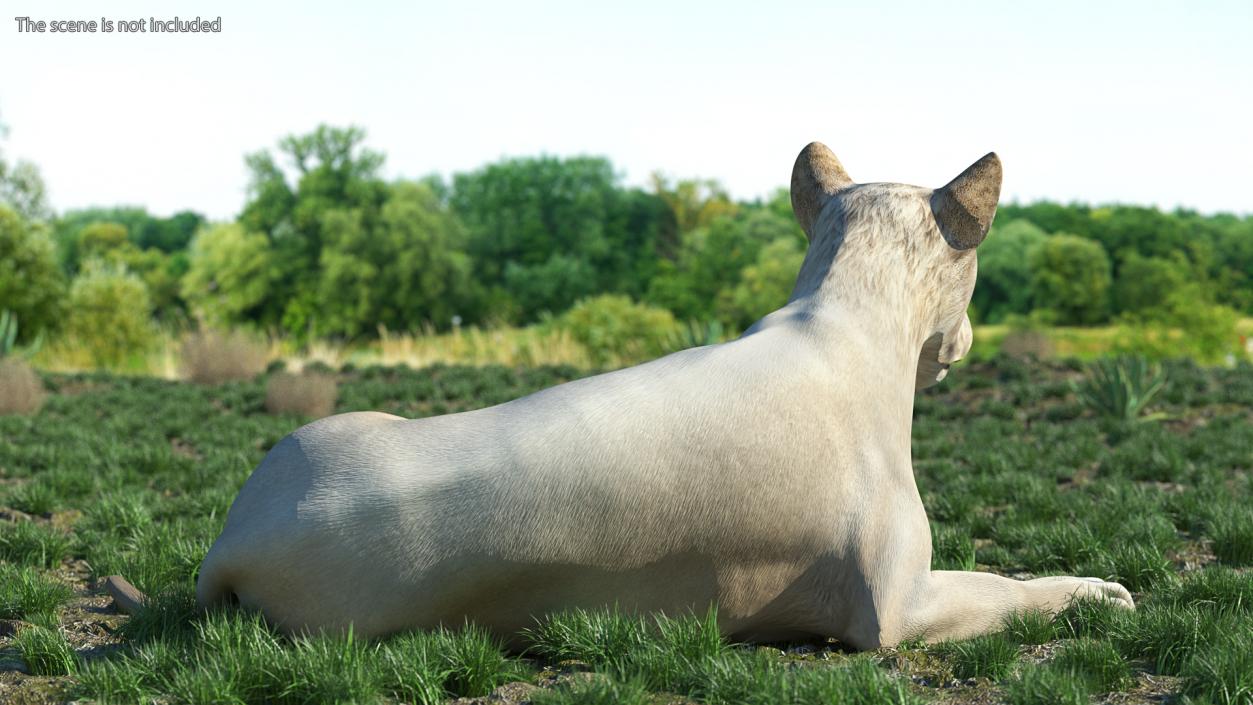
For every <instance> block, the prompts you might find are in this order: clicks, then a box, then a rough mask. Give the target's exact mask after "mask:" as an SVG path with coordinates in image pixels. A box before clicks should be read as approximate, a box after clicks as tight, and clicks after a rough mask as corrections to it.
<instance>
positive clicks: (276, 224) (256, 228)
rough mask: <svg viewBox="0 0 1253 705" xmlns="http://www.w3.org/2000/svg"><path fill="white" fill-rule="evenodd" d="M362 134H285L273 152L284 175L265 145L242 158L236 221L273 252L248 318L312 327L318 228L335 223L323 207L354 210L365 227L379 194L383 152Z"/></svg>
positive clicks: (382, 192)
mask: <svg viewBox="0 0 1253 705" xmlns="http://www.w3.org/2000/svg"><path fill="white" fill-rule="evenodd" d="M364 140H365V132H364V131H362V130H361V129H359V128H356V127H349V128H336V127H329V126H327V125H321V126H319V127H318V128H317V129H315V130H314V131H313V132H311V133H309V134H305V135H293V136H289V137H285V138H284V139H282V140H280V142H279V148H278V151H279V155H280V157H282V158H285V160H286V162H287V165H288V166H287V169H288V170H289V171H290V174H289V171H285V170H284V168H283V167H281V166H280V164H279V160H278V159H277V158H276V157H275V155H273V154H272V153H270V152H269V151H261V152H257V153H255V154H252V155H249V156H248V157H247V158H246V159H245V163H246V164H247V166H248V169H249V171H250V172H251V179H250V184H249V198H248V202H247V204H246V205H245V206H244V211H243V213H242V214H241V215H240V218H239V223H240V225H242V226H243V228H244V230H245V231H247V232H258V233H263V234H264V235H265V237H266V238H267V239H268V240H269V243H270V248H271V249H272V251H273V257H272V258H270V260H269V261H270V262H271V264H272V266H273V270H272V272H273V276H272V278H267V280H266V282H265V287H266V288H267V289H268V295H267V296H266V297H265V298H264V299H263V300H261V301H259V302H257V303H256V304H255V305H254V306H252V307H250V310H249V313H250V315H251V316H254V317H255V319H254V320H255V322H256V323H258V324H260V325H262V326H267V327H268V326H281V327H282V328H284V329H286V330H287V331H288V332H289V333H292V334H294V335H297V336H304V335H307V334H309V333H311V332H315V329H316V327H317V326H318V325H319V324H318V316H319V313H320V312H319V310H318V300H319V288H320V280H321V278H322V277H321V272H320V262H321V256H322V248H323V244H324V240H325V233H324V228H325V227H326V226H327V225H328V224H332V225H338V224H340V222H341V221H340V220H338V219H337V218H338V217H339V216H329V217H328V213H330V212H331V211H353V210H357V211H359V215H358V216H356V217H359V218H360V219H361V227H362V228H363V229H364V230H365V231H366V232H373V230H374V227H375V224H376V222H377V220H378V218H379V216H380V211H381V208H382V206H383V202H384V201H385V200H386V198H387V194H388V188H387V184H386V183H384V181H383V180H382V179H381V178H380V177H379V169H380V168H381V167H382V164H383V156H382V155H381V154H379V153H377V152H373V151H370V150H368V149H365V148H364V147H363V146H362V143H363V141H364Z"/></svg>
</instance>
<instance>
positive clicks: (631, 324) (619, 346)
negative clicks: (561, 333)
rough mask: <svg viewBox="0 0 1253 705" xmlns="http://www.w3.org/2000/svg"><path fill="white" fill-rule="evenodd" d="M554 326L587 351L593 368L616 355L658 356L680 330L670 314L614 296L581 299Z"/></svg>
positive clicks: (633, 356)
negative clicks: (567, 333)
mask: <svg viewBox="0 0 1253 705" xmlns="http://www.w3.org/2000/svg"><path fill="white" fill-rule="evenodd" d="M554 325H556V326H558V327H560V328H561V329H562V330H566V331H569V333H570V335H571V336H572V337H573V338H574V339H575V340H576V341H578V342H579V343H580V344H581V345H583V346H584V347H585V348H587V351H588V353H589V354H590V355H591V357H592V360H593V363H594V364H596V365H604V364H607V363H608V362H609V361H610V360H612V359H613V358H614V357H615V356H623V357H628V358H630V359H641V358H650V357H656V356H658V355H661V354H663V353H664V352H666V349H667V345H668V344H669V342H670V341H671V340H672V339H673V338H674V336H675V335H676V334H677V333H678V331H679V325H678V323H677V322H676V321H675V320H674V316H673V315H672V314H671V313H670V312H669V311H667V310H665V309H659V308H652V307H650V306H646V305H644V304H637V303H634V302H632V301H631V299H630V298H629V297H626V296H621V295H616V294H606V295H602V296H597V297H595V298H590V299H584V300H582V301H580V302H579V303H577V304H575V305H574V308H571V309H570V310H569V311H567V312H566V313H565V314H563V315H562V316H561V318H559V319H556V321H555V322H554Z"/></svg>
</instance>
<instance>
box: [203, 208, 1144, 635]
mask: <svg viewBox="0 0 1253 705" xmlns="http://www.w3.org/2000/svg"><path fill="white" fill-rule="evenodd" d="M930 194H931V191H930V190H927V189H921V188H917V187H912V186H901V185H895V184H867V185H861V186H853V187H850V188H848V189H847V190H845V191H843V192H841V193H840V194H839V195H838V196H835V197H832V198H830V200H829V202H827V203H826V205H825V207H824V208H823V210H822V212H821V216H820V217H819V218H818V219H817V220H816V221H815V223H814V227H813V228H812V234H813V237H812V244H811V246H810V250H809V253H808V255H807V257H806V259H805V262H804V265H803V266H802V269H801V273H800V277H799V278H798V281H797V284H796V288H795V291H794V293H793V295H792V298H791V300H790V301H789V302H788V304H787V305H786V306H784V307H783V308H782V309H780V310H778V311H775V312H774V313H771V314H770V315H768V316H766V317H764V318H763V319H762V320H761V321H759V322H758V323H757V324H756V325H754V326H753V327H752V328H751V329H750V330H749V331H748V332H746V333H745V334H744V336H742V337H741V338H739V339H738V340H735V341H732V342H728V343H725V344H722V345H713V346H709V347H702V348H696V349H692V350H685V351H682V352H679V353H675V354H673V355H669V356H666V357H664V358H661V359H659V360H655V361H653V362H649V363H646V364H643V365H639V366H637V367H632V368H628V369H623V370H619V371H616V372H611V373H608V374H603V375H599V376H596V377H591V378H586V379H581V380H577V381H574V382H570V383H567V384H563V385H560V386H557V387H553V388H551V389H546V390H544V391H541V392H538V393H536V394H532V395H530V396H527V397H524V398H521V399H517V400H515V401H511V402H508V403H506V404H501V405H499V406H495V407H491V408H487V409H481V410H478V411H471V412H466V413H461V414H453V415H448V416H441V417H435V418H427V419H419V420H412V421H411V420H404V419H401V418H398V417H395V416H389V415H386V414H378V413H356V414H341V415H338V416H332V417H330V418H326V419H323V420H321V421H317V422H315V423H312V424H309V425H308V426H305V427H303V428H301V429H299V430H297V431H296V432H295V433H293V434H291V435H290V436H288V437H287V438H285V439H283V440H282V441H281V442H280V443H279V444H278V445H276V446H275V447H274V449H273V450H271V451H270V453H269V455H267V456H266V458H265V460H264V461H262V463H261V465H260V466H259V467H258V468H257V469H256V471H255V472H254V473H253V475H252V476H251V477H250V478H249V480H248V482H247V483H246V484H245V485H244V487H243V489H242V490H241V492H240V494H239V497H238V499H236V501H235V503H234V505H233V506H232V507H231V510H230V514H229V515H228V517H227V521H226V527H225V530H224V531H223V533H222V535H221V537H220V538H219V539H218V541H217V542H216V543H215V544H214V546H213V548H212V549H211V550H210V552H209V554H208V556H207V557H206V558H205V561H204V564H203V566H202V567H201V572H200V578H199V583H198V586H197V591H198V596H199V599H200V601H201V602H202V603H203V604H210V603H215V602H219V601H221V600H223V599H225V598H226V597H227V596H228V595H229V594H231V593H233V594H234V595H236V596H237V597H238V599H239V601H240V603H242V604H243V605H245V606H251V607H255V608H259V609H260V610H261V611H262V612H263V613H264V614H265V616H266V617H267V618H268V619H270V620H271V621H273V622H274V623H276V624H277V625H278V626H279V627H280V628H282V629H285V630H288V631H303V630H317V629H323V628H329V629H343V628H345V627H347V625H348V624H350V623H351V624H353V625H355V626H354V628H355V631H356V633H357V634H359V635H378V634H384V633H388V632H394V631H397V630H402V629H409V628H415V627H434V626H437V625H440V624H446V625H460V624H461V623H462V622H463V621H464V620H466V619H469V620H472V621H474V622H477V623H478V624H480V625H483V626H486V627H489V628H491V629H493V630H495V631H496V632H497V633H499V634H500V635H501V636H504V637H506V638H509V637H512V636H513V635H514V634H515V633H516V631H517V630H518V629H520V628H523V627H527V626H531V625H533V624H534V620H535V619H536V618H537V617H540V616H542V615H544V614H546V613H549V612H551V611H554V610H559V609H563V608H568V607H576V606H577V607H587V608H596V607H603V606H608V605H613V604H617V605H618V606H619V607H621V608H623V609H626V610H631V611H656V610H660V611H665V612H667V613H670V614H680V613H685V612H687V611H688V610H696V611H702V610H704V609H705V607H706V606H708V605H709V604H710V603H711V602H716V603H717V605H718V607H719V620H720V626H721V628H722V629H723V630H724V631H725V632H726V633H729V634H732V635H734V636H736V637H737V638H743V639H784V638H798V637H805V636H810V635H822V636H834V637H838V638H840V639H842V640H844V641H846V642H848V643H851V644H853V645H856V646H859V647H876V646H880V645H886V644H894V643H896V642H898V641H900V640H902V639H905V638H914V637H922V638H926V639H929V640H936V639H943V638H954V637H965V636H971V635H974V634H978V633H981V632H986V631H988V630H991V629H995V628H997V626H998V625H999V624H1000V621H1001V620H1002V619H1003V617H1004V616H1006V615H1007V614H1009V613H1011V612H1014V611H1018V610H1022V609H1027V608H1038V609H1043V610H1046V611H1056V610H1057V609H1060V608H1061V607H1062V606H1064V605H1065V603H1066V602H1067V601H1068V600H1069V599H1071V597H1072V596H1073V595H1076V594H1082V595H1096V596H1105V597H1108V598H1109V599H1113V600H1116V601H1118V602H1120V603H1121V604H1125V605H1127V606H1130V605H1131V597H1130V595H1129V594H1128V593H1127V591H1126V590H1125V589H1123V588H1122V587H1121V586H1119V585H1116V584H1114V583H1103V582H1100V581H1096V580H1093V579H1080V578H1046V579H1042V580H1037V581H1028V582H1019V581H1013V580H1009V579H1007V578H1003V577H1000V576H996V575H991V574H986V573H963V572H950V571H932V570H930V561H931V543H930V531H929V528H928V524H927V517H926V513H925V512H924V510H923V506H922V502H921V500H920V498H919V494H918V490H917V488H916V486H915V484H914V476H913V471H912V467H911V462H910V425H911V417H912V410H913V396H914V392H915V388H916V386H924V385H926V384H932V383H934V382H935V381H937V380H938V379H939V378H942V377H943V374H944V371H945V369H946V368H947V365H948V363H951V362H953V361H955V360H957V359H959V358H960V357H961V356H962V355H964V354H965V353H966V352H967V351H968V349H969V346H970V323H969V320H968V319H967V318H966V315H965V309H966V306H967V304H968V302H969V300H970V292H971V291H972V289H973V286H974V277H975V254H974V250H968V251H958V250H955V249H953V248H952V247H950V246H949V245H948V244H947V243H946V242H945V240H944V238H943V237H942V236H941V234H940V232H939V230H938V228H937V225H936V222H935V218H934V217H933V214H932V212H931V209H930V207H929V205H928V197H929V195H930Z"/></svg>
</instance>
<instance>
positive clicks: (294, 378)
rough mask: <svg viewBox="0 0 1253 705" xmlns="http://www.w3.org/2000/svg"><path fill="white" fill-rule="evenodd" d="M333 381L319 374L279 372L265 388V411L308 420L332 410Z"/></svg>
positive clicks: (333, 397)
mask: <svg viewBox="0 0 1253 705" xmlns="http://www.w3.org/2000/svg"><path fill="white" fill-rule="evenodd" d="M335 396H336V385H335V378H334V377H333V376H331V375H328V374H323V373H321V372H304V373H303V374H299V375H292V374H287V373H286V372H280V373H278V374H276V375H274V376H273V377H270V381H269V382H268V383H266V385H265V409H266V411H268V412H270V413H271V414H296V415H298V416H305V417H308V418H311V419H320V418H322V417H323V416H330V415H331V412H332V411H334V410H335Z"/></svg>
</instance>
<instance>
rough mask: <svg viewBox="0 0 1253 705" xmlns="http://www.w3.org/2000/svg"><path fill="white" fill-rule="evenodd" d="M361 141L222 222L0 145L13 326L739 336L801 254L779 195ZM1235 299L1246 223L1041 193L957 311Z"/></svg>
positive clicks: (993, 250) (1056, 317)
mask: <svg viewBox="0 0 1253 705" xmlns="http://www.w3.org/2000/svg"><path fill="white" fill-rule="evenodd" d="M364 140H365V135H364V132H363V131H362V130H360V129H358V128H353V127H349V128H337V127H330V126H321V127H319V128H317V129H316V130H314V131H313V132H311V133H308V134H304V135H293V136H290V137H287V138H284V139H283V140H281V141H280V142H279V143H278V145H277V148H276V149H273V150H262V151H260V152H257V153H255V154H251V155H248V156H247V157H246V158H245V164H246V166H247V169H248V172H249V177H250V178H249V187H248V195H247V200H246V203H245V204H244V207H243V209H242V211H241V213H240V214H239V216H238V217H237V218H235V219H234V220H232V221H229V222H208V221H207V220H206V219H205V218H204V217H203V216H201V215H199V214H197V213H195V212H191V211H186V212H182V213H178V214H175V215H173V216H171V217H168V218H160V217H154V216H152V215H150V214H149V213H147V212H146V211H145V210H144V209H142V208H134V207H116V208H92V209H83V210H75V211H70V212H67V213H64V214H60V215H56V214H53V213H52V212H51V211H50V209H48V208H47V206H46V201H45V198H44V194H43V185H42V182H41V181H40V179H39V178H38V172H37V170H36V169H34V168H33V167H32V166H31V165H29V164H23V163H19V164H13V165H10V164H7V163H6V162H5V161H4V159H3V155H0V308H4V309H8V310H10V311H12V312H13V313H14V314H16V315H17V316H18V318H19V320H20V321H21V322H22V324H23V327H22V335H23V337H28V336H33V335H36V334H38V333H39V332H40V331H46V332H48V333H50V334H55V333H58V332H61V333H68V334H76V333H85V332H86V331H87V330H88V329H90V328H92V327H93V326H100V325H110V326H113V327H118V326H121V327H122V328H123V329H124V328H125V325H123V324H122V323H119V321H120V320H122V319H116V320H115V319H109V320H108V321H105V322H103V323H102V320H103V318H107V317H108V316H109V315H110V314H108V313H107V311H110V310H122V311H124V312H128V313H127V315H128V316H129V318H128V319H126V320H132V319H133V320H144V321H146V320H148V319H155V320H156V321H159V322H162V323H165V324H168V325H172V326H176V327H182V326H187V325H189V324H192V323H194V322H202V323H206V324H211V325H214V326H226V327H251V328H255V329H259V330H265V331H271V332H280V333H282V334H285V335H288V336H293V337H296V338H299V339H309V338H322V337H334V338H339V339H346V340H352V339H360V338H365V337H369V336H373V335H376V334H377V333H378V330H379V327H380V326H383V327H386V328H387V329H390V330H415V329H419V328H434V329H436V330H445V329H448V328H450V327H452V326H454V325H460V324H480V325H497V324H509V325H526V324H531V323H535V322H537V321H541V320H546V319H548V318H550V317H553V316H559V315H561V314H562V313H563V312H565V311H566V310H567V309H569V308H570V307H571V306H572V305H574V304H575V303H576V302H579V301H586V300H589V299H592V298H593V297H601V296H605V295H613V296H615V297H617V298H616V299H615V300H616V301H618V302H621V301H622V300H623V297H625V298H627V299H629V300H630V301H631V302H633V305H639V306H646V307H651V308H655V309H662V310H665V311H668V312H669V313H670V314H672V315H673V316H674V318H676V319H677V320H680V321H698V322H715V321H716V322H718V323H720V324H721V325H724V326H726V327H728V328H730V329H736V328H742V327H745V326H747V325H749V324H751V323H752V322H753V321H754V320H756V319H757V318H758V317H760V316H761V315H763V314H765V313H767V312H769V311H771V310H773V309H775V308H777V307H778V306H780V305H782V304H783V303H784V302H785V301H786V300H787V298H788V295H789V294H790V291H791V286H792V283H793V282H794V280H795V276H796V272H797V271H798V269H799V267H800V262H801V260H802V259H803V257H804V251H805V239H804V235H803V234H802V232H801V230H800V228H799V227H798V226H797V225H796V223H795V221H794V220H793V218H792V215H791V208H790V205H789V201H788V196H787V192H786V191H785V190H779V191H778V192H776V193H775V194H773V195H772V196H771V197H769V198H764V199H758V200H754V201H736V200H734V199H732V198H730V197H729V195H728V194H727V192H726V191H725V190H724V189H723V188H722V187H721V186H720V185H719V184H718V183H717V182H716V181H712V180H680V181H677V182H676V181H671V180H668V179H666V178H663V177H661V176H654V177H653V179H652V181H651V183H650V184H649V186H648V187H646V188H639V187H631V186H626V185H624V184H623V183H622V180H621V178H620V176H619V175H618V173H617V172H616V171H615V169H614V167H613V165H612V163H611V162H610V161H609V160H608V159H605V158H603V157H593V156H579V157H568V158H560V157H553V156H539V157H526V158H514V159H505V160H501V161H499V162H496V163H492V164H488V165H486V166H484V167H482V168H480V169H477V170H474V171H470V172H466V173H460V174H456V175H454V176H453V177H452V178H451V179H443V178H440V177H436V176H432V177H426V178H422V179H416V180H407V179H402V180H394V181H388V180H386V179H384V178H383V177H382V176H381V168H382V165H383V160H384V157H383V155H382V154H380V153H378V152H375V151H372V150H370V149H368V148H367V147H366V146H365V142H364ZM616 305H620V304H616ZM1198 307H1200V309H1201V312H1200V313H1199V314H1198V313H1196V310H1197V308H1198ZM1237 312H1239V313H1243V314H1250V313H1253V218H1250V217H1248V216H1244V217H1238V216H1234V215H1227V214H1218V215H1201V214H1198V213H1195V212H1191V211H1185V210H1176V211H1173V212H1164V211H1161V210H1158V209H1156V208H1151V207H1141V206H1128V205H1112V206H1088V205H1083V204H1069V205H1062V204H1058V203H1051V202H1039V203H1033V204H1028V205H1019V204H1007V205H1002V206H1001V208H1000V211H999V213H998V216H997V219H996V224H995V226H994V229H993V232H992V233H991V234H990V235H989V237H988V238H987V240H986V241H985V243H984V244H983V245H982V246H981V248H980V256H979V282H978V285H977V287H976V289H975V295H974V300H973V303H972V313H973V315H974V317H975V318H976V320H977V321H980V322H986V323H997V322H1006V321H1014V320H1020V319H1031V320H1034V321H1037V322H1040V323H1046V324H1069V325H1091V324H1102V323H1107V322H1110V321H1115V320H1124V319H1129V318H1136V319H1144V320H1148V319H1160V320H1164V321H1167V322H1169V321H1173V320H1179V319H1180V317H1181V316H1183V317H1186V316H1188V315H1202V316H1213V315H1225V316H1229V317H1230V316H1234V315H1236V314H1237ZM102 317H103V318H102ZM135 325H139V324H135Z"/></svg>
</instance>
